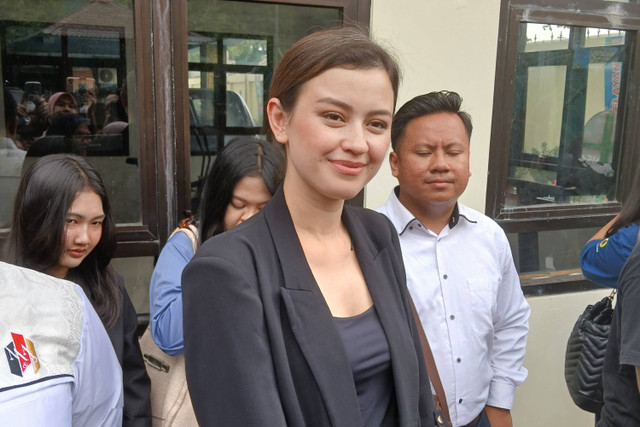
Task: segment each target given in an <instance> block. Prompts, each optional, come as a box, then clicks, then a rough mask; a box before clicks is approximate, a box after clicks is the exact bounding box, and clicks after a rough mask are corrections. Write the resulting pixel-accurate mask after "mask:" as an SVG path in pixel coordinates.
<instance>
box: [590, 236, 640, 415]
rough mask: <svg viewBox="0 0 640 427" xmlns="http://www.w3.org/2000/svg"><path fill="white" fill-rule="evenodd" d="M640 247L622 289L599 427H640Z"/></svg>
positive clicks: (606, 367)
mask: <svg viewBox="0 0 640 427" xmlns="http://www.w3.org/2000/svg"><path fill="white" fill-rule="evenodd" d="M638 307H640V245H638V244H636V247H635V248H634V250H633V252H631V255H630V256H629V259H628V260H627V262H626V264H625V265H624V267H623V269H622V272H621V273H620V281H619V285H618V301H617V303H616V306H615V312H614V315H613V320H612V324H611V331H610V332H609V341H608V342H607V351H606V354H605V359H604V372H603V387H604V406H603V408H602V411H601V413H600V416H601V420H600V422H599V423H598V426H600V427H604V426H612V427H626V426H640V393H639V392H638V383H637V381H636V372H635V367H636V366H640V327H638V325H639V324H640V310H638Z"/></svg>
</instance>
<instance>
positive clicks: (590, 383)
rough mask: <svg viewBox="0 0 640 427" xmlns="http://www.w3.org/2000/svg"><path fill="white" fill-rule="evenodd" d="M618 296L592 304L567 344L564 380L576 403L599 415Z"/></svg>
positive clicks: (574, 327) (611, 296)
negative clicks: (608, 345) (615, 300)
mask: <svg viewBox="0 0 640 427" xmlns="http://www.w3.org/2000/svg"><path fill="white" fill-rule="evenodd" d="M615 294H616V290H615V289H614V290H613V292H611V295H609V296H607V297H604V298H602V300H600V301H598V302H597V303H595V304H589V305H588V306H587V308H585V310H584V312H583V313H582V314H581V315H580V316H579V317H578V320H577V321H576V324H575V325H574V326H573V330H572V331H571V335H569V340H568V342H567V351H566V353H565V362H564V379H565V381H566V383H567V388H568V389H569V394H570V395H571V398H572V399H573V402H574V403H575V404H576V405H578V407H580V408H581V409H583V410H585V411H588V412H592V413H594V414H598V413H600V408H602V404H603V398H602V367H603V364H604V353H605V350H606V348H607V339H608V338H609V330H610V329H611V319H612V317H613V307H612V304H611V303H612V301H613V297H614V295H615Z"/></svg>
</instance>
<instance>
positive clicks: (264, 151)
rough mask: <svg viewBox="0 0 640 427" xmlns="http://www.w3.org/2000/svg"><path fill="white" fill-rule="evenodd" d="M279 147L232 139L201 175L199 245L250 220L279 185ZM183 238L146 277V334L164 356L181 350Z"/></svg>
mask: <svg viewBox="0 0 640 427" xmlns="http://www.w3.org/2000/svg"><path fill="white" fill-rule="evenodd" d="M283 165H284V153H283V151H282V149H281V147H280V146H276V145H275V144H273V143H270V142H267V141H265V140H262V139H258V138H253V137H243V138H237V139H235V140H234V141H232V142H231V143H230V144H229V145H227V146H226V147H225V148H224V149H223V150H222V151H221V152H220V154H219V155H218V157H217V158H216V160H215V162H214V163H213V166H212V167H211V171H210V172H209V174H208V175H207V179H206V182H205V187H204V191H203V194H202V201H201V203H200V221H199V227H198V229H199V231H200V238H199V240H200V243H202V242H204V241H205V240H207V239H209V238H210V237H212V236H214V235H216V234H220V233H222V232H223V231H226V230H230V229H231V228H233V227H235V226H236V225H238V224H240V223H242V222H244V221H245V220H247V219H248V218H250V217H251V216H253V215H255V214H256V213H258V212H259V211H260V209H262V207H263V206H264V205H265V204H266V203H267V202H268V201H269V199H271V196H272V195H273V193H275V191H276V189H277V188H278V186H279V185H280V181H281V180H282V172H283V171H282V168H283ZM193 255H194V250H193V246H192V244H191V240H190V238H189V236H188V235H187V234H185V233H175V234H174V235H173V236H172V237H171V238H170V239H169V240H168V241H167V243H166V245H165V246H164V248H163V249H162V252H161V253H160V256H159V258H158V262H157V263H156V267H155V269H154V271H153V275H152V277H151V286H150V295H149V305H150V310H151V320H150V326H151V335H152V336H153V340H154V341H155V342H156V344H157V345H158V347H159V348H160V349H161V350H162V351H164V352H166V353H167V354H169V355H172V356H177V355H179V354H182V353H183V351H184V340H183V336H184V335H183V331H182V286H181V276H182V270H183V269H184V267H185V266H186V265H187V264H188V263H189V261H190V260H191V258H193Z"/></svg>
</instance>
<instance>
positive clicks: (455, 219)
mask: <svg viewBox="0 0 640 427" xmlns="http://www.w3.org/2000/svg"><path fill="white" fill-rule="evenodd" d="M398 194H400V186H399V185H397V186H396V187H395V188H394V189H393V191H392V192H391V196H389V201H388V203H387V208H388V211H387V213H388V216H389V219H390V220H391V223H393V225H394V227H395V228H396V231H397V232H398V234H399V235H402V233H404V231H405V230H406V229H407V227H408V226H409V225H410V224H411V223H412V222H414V221H418V220H417V219H416V217H415V216H413V214H412V213H411V212H409V210H408V209H407V208H406V207H405V206H404V205H403V204H402V203H400V200H399V199H398ZM460 218H464V219H466V220H467V221H468V222H470V223H473V224H476V223H477V221H476V220H473V219H472V218H469V217H468V215H466V214H464V213H463V214H461V213H460V205H459V203H457V202H456V205H455V206H454V208H453V212H452V213H451V218H449V228H450V229H452V228H454V227H455V226H456V225H458V223H459V222H460Z"/></svg>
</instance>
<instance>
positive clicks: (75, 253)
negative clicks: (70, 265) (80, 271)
mask: <svg viewBox="0 0 640 427" xmlns="http://www.w3.org/2000/svg"><path fill="white" fill-rule="evenodd" d="M68 252H69V255H71V256H72V257H73V258H82V257H83V256H84V254H85V253H86V252H87V250H86V249H70V250H69V251H68Z"/></svg>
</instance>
